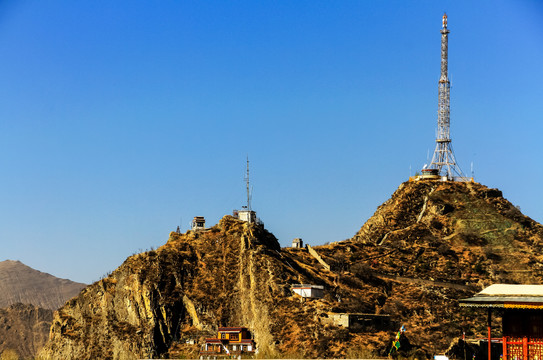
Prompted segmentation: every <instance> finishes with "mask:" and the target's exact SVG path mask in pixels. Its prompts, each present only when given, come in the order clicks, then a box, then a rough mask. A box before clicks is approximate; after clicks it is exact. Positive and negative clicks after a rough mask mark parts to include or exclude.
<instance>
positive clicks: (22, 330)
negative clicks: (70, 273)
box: [0, 260, 87, 359]
mask: <svg viewBox="0 0 543 360" xmlns="http://www.w3.org/2000/svg"><path fill="white" fill-rule="evenodd" d="M86 286H87V285H85V284H82V283H77V282H73V281H70V280H67V279H59V278H57V277H54V276H53V275H50V274H47V273H43V272H41V271H38V270H34V269H32V268H31V267H29V266H26V265H25V264H23V263H22V262H20V261H13V260H6V261H2V262H0V353H3V352H4V351H5V350H8V349H9V350H13V351H15V352H16V353H17V354H18V355H19V356H20V357H22V358H25V359H27V358H33V357H34V356H35V355H36V353H37V352H38V351H39V350H40V349H41V348H42V347H43V345H44V344H45V342H46V341H47V338H48V336H49V328H50V327H51V321H52V319H53V312H54V311H55V310H56V309H58V308H59V307H61V306H62V305H64V303H65V302H66V301H68V300H69V299H71V298H72V297H74V296H75V295H77V294H78V293H79V292H80V291H81V289H83V288H84V287H86Z"/></svg>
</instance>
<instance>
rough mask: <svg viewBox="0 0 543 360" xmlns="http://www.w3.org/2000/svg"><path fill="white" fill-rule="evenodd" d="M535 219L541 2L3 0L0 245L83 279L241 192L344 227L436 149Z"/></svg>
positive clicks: (318, 224) (4, 254)
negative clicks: (445, 62)
mask: <svg viewBox="0 0 543 360" xmlns="http://www.w3.org/2000/svg"><path fill="white" fill-rule="evenodd" d="M444 11H446V12H447V14H448V15H449V29H450V31H451V33H450V37H449V70H450V74H451V77H452V90H451V133H452V139H453V146H454V149H455V152H456V156H457V160H458V162H459V163H460V165H461V167H462V168H463V170H464V171H465V172H468V173H469V172H470V167H471V165H470V164H471V163H472V162H473V164H474V170H475V177H476V180H477V181H479V182H481V183H483V184H485V185H487V186H489V187H497V188H500V189H501V190H502V191H503V192H504V195H505V197H506V198H507V199H509V200H510V201H511V202H513V203H514V204H515V205H518V206H520V207H521V209H522V211H523V212H524V213H525V214H526V215H528V216H530V217H532V218H534V219H535V220H537V221H539V222H542V221H543V206H542V200H543V186H542V185H541V183H542V180H541V179H543V166H542V162H541V161H542V157H543V156H542V155H543V147H542V140H541V135H542V134H543V65H542V64H543V2H541V1H537V0H534V1H528V0H526V1H523V0H514V1H513V0H511V1H500V0H487V1H472V0H466V1H458V0H455V1H436V0H428V1H405V0H402V1H315V0H310V1H188V0H187V1H121V0H119V1H97V0H92V1H90V0H89V1H71V0H70V1H62V0H58V1H24V0H21V1H2V2H0V241H1V252H0V260H4V259H18V260H21V261H22V262H24V263H26V264H27V265H29V266H32V267H34V268H36V269H39V270H41V271H46V272H49V273H51V274H53V275H55V276H59V277H64V278H70V279H73V280H76V281H82V282H91V281H93V280H97V279H98V278H99V277H100V276H101V275H102V274H104V273H106V272H108V271H111V270H113V269H114V268H116V267H117V266H119V265H120V264H121V263H122V262H123V261H124V259H125V258H126V257H127V256H129V255H131V254H133V253H134V252H137V251H140V249H142V250H145V249H148V248H150V247H157V246H160V245H162V244H163V243H165V242H166V240H167V239H168V234H169V232H170V231H173V230H174V229H175V228H176V226H177V225H179V224H180V223H181V225H182V228H183V230H186V229H187V228H188V224H189V222H190V220H191V218H192V217H193V216H196V215H201V216H205V217H206V219H207V223H208V224H209V225H212V224H215V223H216V222H217V221H218V220H219V219H220V218H221V217H222V216H223V215H225V214H229V213H231V211H232V210H233V209H235V208H239V207H241V205H244V203H245V185H244V180H243V178H244V174H245V158H246V156H247V155H249V158H250V161H251V180H252V184H253V186H254V193H253V207H254V209H255V210H256V211H257V212H258V215H259V216H260V217H261V218H262V219H263V221H264V222H265V224H266V228H267V229H269V230H270V231H272V232H273V233H274V234H275V235H276V236H277V237H278V238H279V240H280V242H281V244H282V245H283V246H287V245H289V244H290V242H291V241H292V239H293V238H295V237H301V238H303V239H304V240H305V241H306V242H307V243H309V244H312V245H319V244H322V243H325V242H328V241H329V242H332V241H339V240H344V239H347V238H350V237H351V236H353V235H354V234H355V233H356V232H357V230H358V229H359V228H360V227H361V226H362V224H363V223H364V222H365V221H366V220H367V219H368V218H369V217H370V216H371V215H372V214H373V212H374V211H375V209H376V208H377V206H378V205H380V204H381V203H382V202H383V201H385V200H386V199H387V198H389V196H390V195H391V194H392V193H393V192H394V191H395V190H396V188H397V187H398V185H399V184H400V183H401V182H403V181H405V180H407V178H408V176H409V171H410V167H411V169H412V173H414V172H415V171H416V170H419V169H420V168H422V166H423V165H424V163H425V162H426V156H427V151H428V149H430V151H432V150H433V148H434V144H435V143H434V134H435V127H436V110H437V81H438V78H439V66H440V41H441V38H440V33H439V30H440V28H441V16H442V14H443V12H444Z"/></svg>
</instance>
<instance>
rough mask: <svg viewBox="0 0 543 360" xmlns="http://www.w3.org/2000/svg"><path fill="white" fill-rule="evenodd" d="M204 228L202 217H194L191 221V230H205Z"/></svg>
mask: <svg viewBox="0 0 543 360" xmlns="http://www.w3.org/2000/svg"><path fill="white" fill-rule="evenodd" d="M205 228H206V220H205V219H204V217H203V216H195V217H194V219H192V226H191V229H192V230H205Z"/></svg>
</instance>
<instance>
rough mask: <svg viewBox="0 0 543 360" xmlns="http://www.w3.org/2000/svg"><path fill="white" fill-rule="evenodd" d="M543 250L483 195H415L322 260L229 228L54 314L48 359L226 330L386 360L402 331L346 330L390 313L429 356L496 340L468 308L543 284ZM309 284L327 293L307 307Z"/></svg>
mask: <svg viewBox="0 0 543 360" xmlns="http://www.w3.org/2000/svg"><path fill="white" fill-rule="evenodd" d="M542 241H543V227H542V226H541V225H540V224H538V223H536V222H534V221H533V220H531V219H529V218H527V217H525V216H524V215H522V214H521V213H520V211H519V210H518V209H517V208H515V207H514V206H513V205H512V204H510V203H509V202H508V201H507V200H505V199H504V198H503V197H502V196H501V193H500V192H499V191H498V190H495V189H488V188H486V187H484V186H482V185H480V184H476V183H452V182H407V183H404V184H402V185H401V186H400V187H399V189H398V190H397V191H396V192H395V193H394V194H393V196H392V197H391V199H390V200H388V201H387V202H385V203H384V204H383V205H382V206H380V207H379V208H378V209H377V211H376V213H375V214H374V215H373V216H372V217H371V218H370V219H369V220H368V221H367V222H366V223H365V224H364V225H363V226H362V228H361V230H360V231H359V232H358V233H357V234H356V235H355V236H354V237H353V239H351V240H348V241H343V242H338V243H332V244H330V245H326V246H320V247H315V250H316V252H317V253H318V257H319V258H320V260H318V259H317V258H316V257H315V256H313V255H312V254H311V253H310V252H308V251H307V250H306V249H290V248H285V249H280V248H279V245H278V242H277V240H276V239H275V237H274V236H273V235H272V234H270V233H269V232H267V231H266V230H265V229H263V228H261V227H259V226H256V225H254V224H247V223H244V222H241V221H239V220H237V219H234V218H232V217H229V216H226V217H224V218H223V219H222V220H221V221H220V222H219V224H217V225H216V226H214V227H212V228H211V229H209V230H208V231H205V232H192V231H189V232H187V233H185V234H177V233H172V234H171V235H170V239H169V240H168V242H167V243H166V244H165V245H164V246H162V247H160V248H159V249H157V250H156V251H150V252H147V253H142V254H138V255H134V256H132V257H130V258H128V259H127V260H126V261H125V262H124V263H123V264H122V265H121V266H120V267H119V268H118V269H117V270H115V271H114V272H113V273H112V274H111V275H110V276H109V277H107V278H105V279H103V280H101V281H99V282H97V283H94V284H92V285H91V286H89V287H88V288H86V289H85V290H84V291H83V292H82V293H81V294H79V296H77V297H76V298H74V299H72V300H71V301H69V302H68V303H67V304H66V305H65V306H63V307H62V308H61V309H59V310H58V311H57V312H56V313H55V316H54V320H53V325H52V327H51V334H50V340H49V343H48V344H47V346H46V348H45V349H44V352H43V355H44V356H45V357H49V358H63V359H76V358H77V359H93V358H104V359H124V358H137V357H139V358H142V357H157V356H169V357H170V358H174V357H178V356H181V357H182V356H184V357H188V356H195V355H197V351H198V349H199V345H198V344H201V343H202V341H203V339H204V338H205V337H209V336H213V334H214V332H215V330H216V328H217V327H218V326H247V327H249V328H251V330H252V332H253V334H254V338H255V341H256V343H257V346H258V348H259V350H260V354H259V356H262V357H266V356H285V355H286V356H304V357H346V356H347V357H348V356H360V354H354V353H353V351H360V350H361V349H363V350H364V351H366V354H365V355H366V356H367V352H373V353H378V354H380V355H383V352H385V351H386V347H387V345H388V344H389V338H390V336H393V334H394V331H393V330H391V329H385V330H387V331H383V329H380V328H378V327H376V326H369V327H367V326H366V327H359V328H356V327H352V328H349V329H346V328H344V327H343V326H342V325H340V324H339V323H337V322H335V321H334V318H335V316H336V315H338V314H343V313H353V314H361V313H366V314H380V315H390V317H391V318H392V320H393V323H394V322H397V323H401V324H404V325H406V327H407V329H408V331H407V333H406V334H407V336H408V337H409V339H410V342H411V344H412V345H413V348H414V349H417V348H418V349H419V350H418V351H419V352H420V353H422V354H431V353H432V352H436V351H443V350H445V349H446V348H447V347H448V345H449V343H450V342H451V340H452V339H454V338H455V337H458V336H460V334H461V332H462V330H465V331H466V332H467V334H468V336H475V335H478V334H479V335H480V334H482V333H483V332H484V322H478V321H477V319H476V317H474V316H473V315H474V314H467V313H466V310H461V309H459V308H458V304H457V300H458V299H459V298H463V297H467V296H470V295H471V294H473V293H474V292H476V291H478V290H480V289H481V288H482V287H483V286H484V285H487V284H490V283H492V282H524V283H539V282H541V280H542V277H543V271H542V270H541V268H542V264H543V263H542V258H541V255H539V254H541V247H542V244H543V242H542ZM323 262H324V264H326V266H323ZM328 269H330V270H328ZM297 283H309V284H315V285H323V286H324V288H325V295H324V297H323V298H322V299H313V300H305V301H301V299H300V298H299V297H298V296H297V295H294V294H293V293H292V291H291V289H290V285H291V284H297ZM370 325H371V324H370ZM193 344H194V345H193ZM404 349H407V347H405V348H404Z"/></svg>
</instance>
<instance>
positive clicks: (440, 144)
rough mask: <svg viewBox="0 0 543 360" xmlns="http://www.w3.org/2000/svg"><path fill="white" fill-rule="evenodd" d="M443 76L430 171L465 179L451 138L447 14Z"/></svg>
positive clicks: (442, 30) (442, 63)
mask: <svg viewBox="0 0 543 360" xmlns="http://www.w3.org/2000/svg"><path fill="white" fill-rule="evenodd" d="M440 32H441V76H440V77H439V97H438V110H437V134H436V148H435V150H434V155H433V156H432V162H431V163H430V166H429V168H430V169H437V170H438V173H439V175H441V176H447V178H448V179H451V180H452V179H454V178H455V177H461V178H465V175H464V174H463V173H462V170H461V169H460V167H459V166H458V165H457V164H456V160H455V157H454V152H453V149H452V144H451V137H450V125H451V119H450V93H451V83H450V81H449V76H448V56H449V55H448V42H449V30H448V29H447V14H443V27H442V29H441V31H440Z"/></svg>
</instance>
